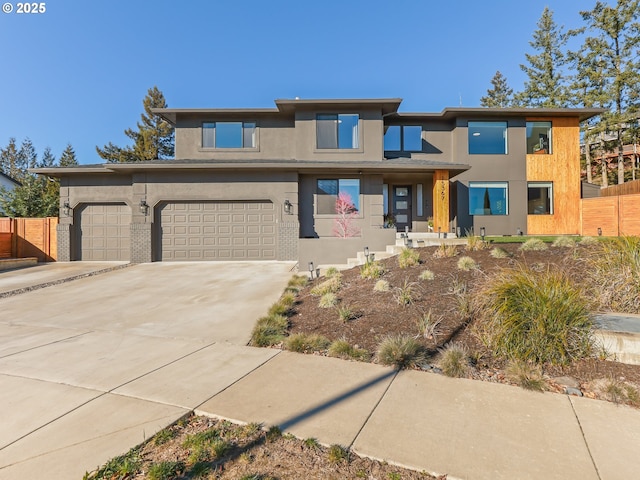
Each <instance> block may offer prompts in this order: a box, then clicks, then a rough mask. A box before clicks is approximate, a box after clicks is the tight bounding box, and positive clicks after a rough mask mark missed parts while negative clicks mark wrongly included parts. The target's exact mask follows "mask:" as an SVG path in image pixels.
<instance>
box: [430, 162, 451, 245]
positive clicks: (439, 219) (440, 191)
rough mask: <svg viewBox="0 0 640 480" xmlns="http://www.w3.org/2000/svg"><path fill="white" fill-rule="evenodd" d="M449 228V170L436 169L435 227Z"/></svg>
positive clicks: (434, 187) (434, 182)
mask: <svg viewBox="0 0 640 480" xmlns="http://www.w3.org/2000/svg"><path fill="white" fill-rule="evenodd" d="M438 228H440V230H441V231H443V232H447V231H448V230H449V171H448V170H436V171H435V172H434V174H433V229H434V230H435V231H436V232H437V231H438Z"/></svg>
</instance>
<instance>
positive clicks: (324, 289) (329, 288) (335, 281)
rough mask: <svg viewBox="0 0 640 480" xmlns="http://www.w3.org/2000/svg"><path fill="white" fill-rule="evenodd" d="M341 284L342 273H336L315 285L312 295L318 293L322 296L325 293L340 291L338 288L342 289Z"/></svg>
mask: <svg viewBox="0 0 640 480" xmlns="http://www.w3.org/2000/svg"><path fill="white" fill-rule="evenodd" d="M341 286H342V274H339V275H334V276H333V277H331V278H329V279H328V280H325V281H324V282H322V283H320V284H318V285H316V286H315V287H313V288H312V289H311V295H316V296H318V297H320V296H322V295H324V294H325V293H338V290H340V287H341Z"/></svg>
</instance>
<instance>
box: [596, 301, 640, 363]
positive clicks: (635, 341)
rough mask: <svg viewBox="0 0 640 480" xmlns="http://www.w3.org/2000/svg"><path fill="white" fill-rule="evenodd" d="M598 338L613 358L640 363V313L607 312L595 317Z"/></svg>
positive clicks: (623, 361) (622, 361)
mask: <svg viewBox="0 0 640 480" xmlns="http://www.w3.org/2000/svg"><path fill="white" fill-rule="evenodd" d="M595 324H596V327H597V330H596V332H595V337H596V340H597V341H598V342H599V343H600V345H602V347H603V348H604V349H605V351H606V352H607V353H608V354H609V355H610V359H611V360H615V361H617V362H621V363H628V364H631V365H640V315H633V314H627V313H606V314H602V315H598V316H597V317H596V318H595Z"/></svg>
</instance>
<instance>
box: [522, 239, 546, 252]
mask: <svg viewBox="0 0 640 480" xmlns="http://www.w3.org/2000/svg"><path fill="white" fill-rule="evenodd" d="M547 248H549V247H547V244H546V243H544V242H543V241H542V240H541V239H539V238H530V239H529V240H527V241H526V242H524V243H523V244H522V245H520V250H522V251H523V252H540V251H542V250H546V249H547Z"/></svg>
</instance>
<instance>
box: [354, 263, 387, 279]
mask: <svg viewBox="0 0 640 480" xmlns="http://www.w3.org/2000/svg"><path fill="white" fill-rule="evenodd" d="M382 275H384V267H383V266H382V264H381V263H380V262H368V263H365V264H364V265H362V266H361V267H360V277H362V278H368V279H371V280H375V279H376V278H380V277H381V276H382Z"/></svg>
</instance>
